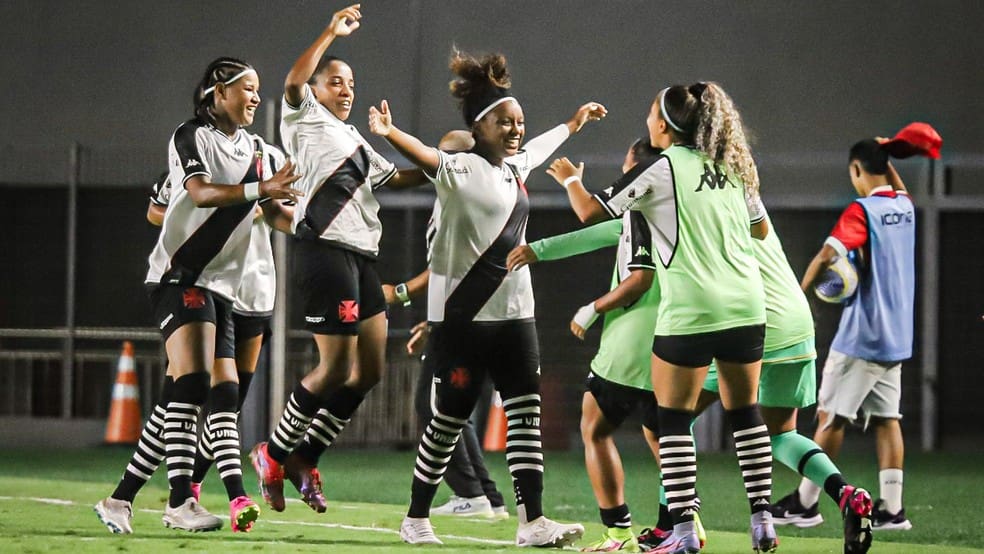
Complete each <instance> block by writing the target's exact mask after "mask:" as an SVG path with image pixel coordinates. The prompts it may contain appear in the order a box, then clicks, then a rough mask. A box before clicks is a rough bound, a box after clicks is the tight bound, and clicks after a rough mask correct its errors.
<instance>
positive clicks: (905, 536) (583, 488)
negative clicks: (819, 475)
mask: <svg viewBox="0 0 984 554" xmlns="http://www.w3.org/2000/svg"><path fill="white" fill-rule="evenodd" d="M546 456H547V474H546V491H547V492H546V498H545V505H546V510H547V513H548V515H549V516H551V517H553V518H555V519H559V520H564V521H581V522H583V523H585V524H586V527H587V529H588V531H587V535H586V537H585V540H584V541H582V544H586V543H587V542H588V541H589V540H594V539H595V538H596V537H597V536H598V535H600V533H601V526H600V524H599V523H598V511H597V507H596V506H595V505H594V501H593V498H592V496H591V492H590V487H589V484H588V482H587V478H586V476H585V475H584V470H583V461H582V460H581V458H580V456H579V455H578V454H577V453H556V452H548V453H547V454H546ZM128 457H129V451H128V450H126V449H122V448H95V449H89V450H77V451H55V450H51V451H17V450H4V451H3V452H0V552H66V551H71V552H73V553H76V554H86V553H89V552H109V551H117V552H139V553H141V554H144V553H146V554H150V553H155V552H164V551H175V550H178V551H181V552H189V553H190V552H240V553H241V552H325V551H330V552H404V553H405V552H465V551H483V552H496V551H505V550H513V547H512V546H511V544H512V540H513V536H514V533H515V525H516V523H515V512H514V511H513V518H511V519H510V520H507V521H495V522H493V521H489V520H484V519H477V520H476V519H468V518H458V517H435V518H433V522H434V527H435V530H436V532H437V534H438V536H440V537H441V538H442V539H443V540H444V541H445V543H446V544H445V546H444V547H432V548H420V547H414V548H411V547H409V546H407V545H404V544H402V543H401V542H400V539H399V536H398V535H397V532H396V530H397V529H398V527H399V523H400V520H401V519H402V517H403V514H404V510H405V504H406V501H407V498H408V494H409V485H410V477H409V475H410V470H411V467H412V463H413V457H414V454H413V453H412V452H393V451H382V450H338V451H335V452H329V454H328V455H327V456H326V458H325V459H324V461H323V463H322V474H323V476H324V477H325V484H326V493H327V495H328V497H329V501H330V506H329V509H328V512H327V513H325V514H316V513H314V512H313V511H311V510H310V509H308V508H307V507H306V506H305V505H303V504H301V503H300V502H298V501H294V502H289V503H288V505H287V510H286V511H285V512H283V513H276V512H273V511H272V510H269V509H268V508H266V507H265V506H264V511H263V514H262V515H261V516H260V519H259V521H258V522H257V523H256V527H255V530H254V531H253V532H251V533H249V534H235V535H234V534H232V533H231V532H230V531H229V529H228V520H226V524H227V525H226V528H224V529H223V530H221V531H218V532H215V533H202V534H189V533H185V532H182V531H173V530H170V529H165V528H164V527H163V526H162V525H161V522H160V516H161V509H162V506H163V503H164V501H165V497H166V491H167V486H166V483H165V481H164V479H163V477H162V475H157V476H155V478H154V480H153V481H151V483H150V484H149V485H148V486H147V487H146V488H145V490H144V491H143V493H142V494H141V495H140V496H139V497H138V499H137V502H136V505H135V509H136V514H135V517H134V521H133V526H134V530H135V534H134V535H128V536H117V535H111V534H110V533H109V532H108V531H106V529H105V527H103V526H102V524H101V523H99V521H98V519H97V518H96V515H95V514H94V513H93V512H92V504H94V503H95V502H96V501H97V500H99V499H100V498H102V497H104V496H106V495H108V494H109V493H110V492H111V491H112V489H113V487H114V486H115V483H116V480H117V479H118V477H119V474H120V472H121V471H122V468H123V466H124V465H125V463H126V460H127V459H128ZM979 459H980V457H979V456H958V455H924V454H911V455H909V456H908V459H907V471H906V508H907V511H908V513H909V518H910V519H911V520H912V521H913V525H914V528H913V530H911V531H908V532H894V533H891V532H883V533H880V534H877V535H876V537H875V541H876V542H875V547H874V548H873V549H872V552H892V553H895V552H899V553H908V552H912V553H915V552H920V553H922V552H926V551H933V552H954V553H958V552H968V553H969V552H977V553H981V552H984V550H979V549H977V548H980V546H981V545H984V520H982V518H980V517H979V513H980V512H979V511H978V510H977V506H978V504H979V503H977V502H975V500H976V499H977V498H976V497H977V496H978V495H979V493H978V492H977V491H980V490H984V471H982V470H981V469H980V466H979ZM624 462H625V466H626V472H627V474H628V479H627V480H628V487H627V496H628V502H629V505H630V507H631V508H632V513H633V518H634V520H635V524H636V530H637V531H638V530H639V529H641V527H643V526H645V525H648V524H650V523H652V521H651V520H652V518H653V517H654V514H655V510H654V506H655V503H656V498H657V492H656V476H655V471H654V470H653V466H652V462H651V461H650V460H648V459H647V458H646V455H645V452H644V451H642V450H639V449H632V450H631V451H629V452H627V453H625V455H624ZM489 463H490V466H491V470H492V473H493V477H495V478H496V479H498V480H499V482H500V483H503V484H505V483H508V476H507V472H506V469H505V464H504V461H503V459H502V455H501V454H498V455H496V454H492V455H490V460H489ZM700 464H701V469H700V475H699V477H698V489H699V490H700V492H701V494H702V498H703V513H704V520H705V522H706V524H707V526H708V528H709V530H710V531H709V544H708V546H707V548H706V549H705V550H704V551H705V552H708V553H722V554H724V553H744V554H748V552H750V544H749V539H748V536H747V531H746V526H747V521H748V515H747V504H746V502H745V500H744V499H743V492H742V489H741V482H740V479H739V477H738V474H737V471H736V469H735V465H736V463H735V461H734V458H733V457H731V456H727V455H702V456H701V458H700ZM346 467H347V468H353V469H351V470H348V471H345V470H344V469H343V468H346ZM843 467H844V469H845V471H846V472H847V473H848V474H849V475H850V473H851V472H854V473H856V474H857V475H859V476H860V477H861V479H858V480H859V481H861V483H862V484H863V485H865V486H868V487H869V488H871V489H873V490H875V491H877V483H875V482H874V481H875V477H876V471H875V469H874V465H873V460H870V459H869V458H867V457H865V458H863V459H862V458H861V457H857V458H850V459H848V460H846V461H845V462H844V464H843ZM244 468H245V472H246V477H247V481H248V483H247V484H248V490H251V491H252V490H255V482H254V475H253V472H252V469H251V468H250V467H249V465H248V462H247V463H246V464H244ZM776 481H777V486H776V489H775V490H776V497H778V496H781V495H783V494H785V493H786V492H788V491H789V490H791V489H792V487H793V486H794V485H795V483H796V479H795V477H794V476H793V475H792V473H791V472H789V471H786V470H779V471H777V473H776ZM288 488H289V485H288ZM447 495H448V492H447V489H446V488H442V490H441V492H440V493H439V495H438V499H437V500H438V501H439V502H441V501H443V500H444V499H445V498H446V497H447ZM508 496H511V495H508ZM202 500H203V503H204V504H205V506H206V507H208V508H210V509H212V510H213V511H214V512H215V513H216V514H218V515H220V516H223V517H227V516H228V510H227V506H228V503H227V501H226V497H225V495H224V493H223V491H222V488H221V483H220V481H219V480H218V478H217V477H216V476H214V475H210V477H209V480H208V482H207V483H206V485H205V490H204V493H203V497H202ZM257 500H259V498H258V495H257ZM822 505H823V508H824V510H823V515H824V517H825V518H826V519H827V523H825V524H824V525H822V526H820V527H818V528H815V529H807V530H794V529H791V528H788V527H782V528H779V533H780V537H781V545H780V551H781V552H832V553H838V552H841V550H842V547H841V542H840V538H839V533H840V527H839V519H838V518H837V514H836V510H835V508H834V507H833V504H832V502H830V501H828V500H824V501H823V504H822ZM975 547H977V548H975Z"/></svg>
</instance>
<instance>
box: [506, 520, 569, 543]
mask: <svg viewBox="0 0 984 554" xmlns="http://www.w3.org/2000/svg"><path fill="white" fill-rule="evenodd" d="M583 534H584V526H582V525H581V524H580V523H557V522H556V521H553V520H550V519H547V518H546V517H545V516H540V517H538V518H536V519H534V520H533V521H530V522H528V523H520V524H519V527H518V528H517V529H516V546H523V547H525V546H545V547H554V548H564V547H567V546H570V545H572V544H574V542H575V541H577V540H578V539H580V538H581V535H583Z"/></svg>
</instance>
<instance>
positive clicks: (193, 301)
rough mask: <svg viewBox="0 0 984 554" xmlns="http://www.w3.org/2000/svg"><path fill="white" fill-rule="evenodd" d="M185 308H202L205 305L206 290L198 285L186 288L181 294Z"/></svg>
mask: <svg viewBox="0 0 984 554" xmlns="http://www.w3.org/2000/svg"><path fill="white" fill-rule="evenodd" d="M181 298H182V300H184V305H185V308H188V309H189V310H200V309H202V308H204V307H205V292H204V291H202V289H200V288H198V287H191V288H187V289H185V290H184V292H183V293H182V294H181Z"/></svg>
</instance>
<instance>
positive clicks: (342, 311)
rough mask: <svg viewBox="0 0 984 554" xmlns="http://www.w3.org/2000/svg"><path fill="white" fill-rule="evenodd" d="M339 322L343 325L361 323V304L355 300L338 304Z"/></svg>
mask: <svg viewBox="0 0 984 554" xmlns="http://www.w3.org/2000/svg"><path fill="white" fill-rule="evenodd" d="M338 320H339V321H341V322H342V323H355V322H356V321H359V303H358V302H356V301H355V300H342V301H341V302H339V303H338Z"/></svg>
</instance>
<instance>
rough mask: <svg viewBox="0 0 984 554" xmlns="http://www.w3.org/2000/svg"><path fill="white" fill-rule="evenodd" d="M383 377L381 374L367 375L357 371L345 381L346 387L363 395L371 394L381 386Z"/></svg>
mask: <svg viewBox="0 0 984 554" xmlns="http://www.w3.org/2000/svg"><path fill="white" fill-rule="evenodd" d="M380 380H381V376H380V375H379V373H366V372H364V371H356V372H354V373H353V374H352V375H350V376H349V378H348V380H346V381H345V386H346V387H349V388H351V389H354V390H357V391H359V392H360V393H362V394H369V391H371V390H372V389H373V387H375V386H376V385H378V384H379V381H380Z"/></svg>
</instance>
